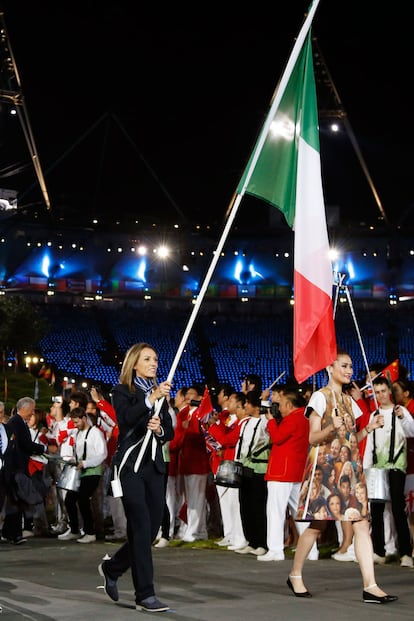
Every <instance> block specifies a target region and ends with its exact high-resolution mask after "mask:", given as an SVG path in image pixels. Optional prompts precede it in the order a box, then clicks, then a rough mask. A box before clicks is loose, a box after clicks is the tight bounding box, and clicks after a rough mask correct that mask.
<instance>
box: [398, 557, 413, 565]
mask: <svg viewBox="0 0 414 621" xmlns="http://www.w3.org/2000/svg"><path fill="white" fill-rule="evenodd" d="M400 567H414V563H413V558H412V556H407V554H404V556H402V557H401V562H400Z"/></svg>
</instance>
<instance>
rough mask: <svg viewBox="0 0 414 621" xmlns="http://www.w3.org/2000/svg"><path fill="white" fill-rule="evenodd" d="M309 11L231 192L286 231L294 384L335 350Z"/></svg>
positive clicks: (331, 357) (333, 355) (326, 361)
mask: <svg viewBox="0 0 414 621" xmlns="http://www.w3.org/2000/svg"><path fill="white" fill-rule="evenodd" d="M316 5H317V3H316V2H315V3H314V5H313V6H312V8H311V10H310V14H311V13H312V11H313V13H314V11H315V10H316ZM313 13H312V14H311V15H308V20H307V21H308V22H309V25H308V26H307V30H306V32H305V34H303V33H304V28H305V26H306V22H305V25H304V27H303V28H302V31H301V35H302V39H303V41H302V42H301V41H300V36H299V37H298V39H297V41H296V47H295V48H294V50H293V52H292V55H291V58H290V61H289V63H288V65H287V68H286V71H285V73H284V76H283V77H282V80H281V82H280V84H279V86H278V89H277V90H276V93H275V96H274V99H273V103H272V106H271V109H270V112H269V115H268V117H267V119H266V122H265V124H264V126H263V129H262V132H261V135H260V136H259V139H258V141H257V143H256V146H255V149H254V150H253V153H252V155H251V157H250V160H249V163H248V165H247V167H246V170H245V172H244V175H243V177H242V179H241V181H240V183H239V186H238V188H237V191H238V193H239V194H243V193H244V192H247V193H248V194H251V195H254V196H256V197H258V198H261V199H263V200H264V201H266V202H268V203H270V204H271V205H273V206H274V207H277V208H278V209H280V210H281V211H282V213H283V214H284V216H285V218H286V221H287V223H288V224H289V226H291V227H292V229H293V230H294V277H293V287H294V301H295V306H294V326H293V362H294V374H295V378H296V380H297V381H298V382H299V383H302V382H304V381H305V380H307V379H308V378H309V377H310V376H311V375H313V374H314V373H317V372H318V371H320V370H321V369H323V368H324V367H326V366H328V365H329V364H331V363H332V362H333V361H334V360H335V359H336V351H337V350H336V335H335V325H334V317H333V306H332V286H333V274H332V265H331V261H330V258H329V241H328V232H327V225H326V216H325V205H324V198H323V189H322V177H321V165H320V153H319V132H318V110H317V103H316V88H315V77H314V71H313V59H312V40H311V31H310V21H311V19H312V17H313ZM299 46H300V47H299ZM298 47H299V49H297V48H298ZM295 50H296V54H295ZM292 58H293V60H292ZM289 64H290V66H289Z"/></svg>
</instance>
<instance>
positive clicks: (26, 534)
mask: <svg viewBox="0 0 414 621" xmlns="http://www.w3.org/2000/svg"><path fill="white" fill-rule="evenodd" d="M22 535H23V537H25V538H26V539H27V538H28V537H34V532H33V531H32V530H24V531H23V532H22Z"/></svg>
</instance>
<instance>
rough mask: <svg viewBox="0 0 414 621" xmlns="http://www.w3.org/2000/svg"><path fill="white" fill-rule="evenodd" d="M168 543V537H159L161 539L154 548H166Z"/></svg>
mask: <svg viewBox="0 0 414 621" xmlns="http://www.w3.org/2000/svg"><path fill="white" fill-rule="evenodd" d="M169 545H170V542H169V541H168V539H165V537H161V539H160V540H159V541H157V543H156V544H155V546H154V548H167V547H168V546H169Z"/></svg>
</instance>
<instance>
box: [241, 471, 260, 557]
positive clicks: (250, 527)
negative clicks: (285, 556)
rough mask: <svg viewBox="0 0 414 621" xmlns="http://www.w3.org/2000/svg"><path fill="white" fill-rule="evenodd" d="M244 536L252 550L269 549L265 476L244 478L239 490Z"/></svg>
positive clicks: (258, 475) (257, 475)
mask: <svg viewBox="0 0 414 621" xmlns="http://www.w3.org/2000/svg"><path fill="white" fill-rule="evenodd" d="M239 500H240V516H241V521H242V526H243V532H244V536H245V537H246V539H247V541H248V542H249V546H251V547H252V548H267V517H266V503H267V483H266V481H265V480H264V474H253V475H252V476H251V477H245V476H243V478H242V484H241V487H240V489H239Z"/></svg>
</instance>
